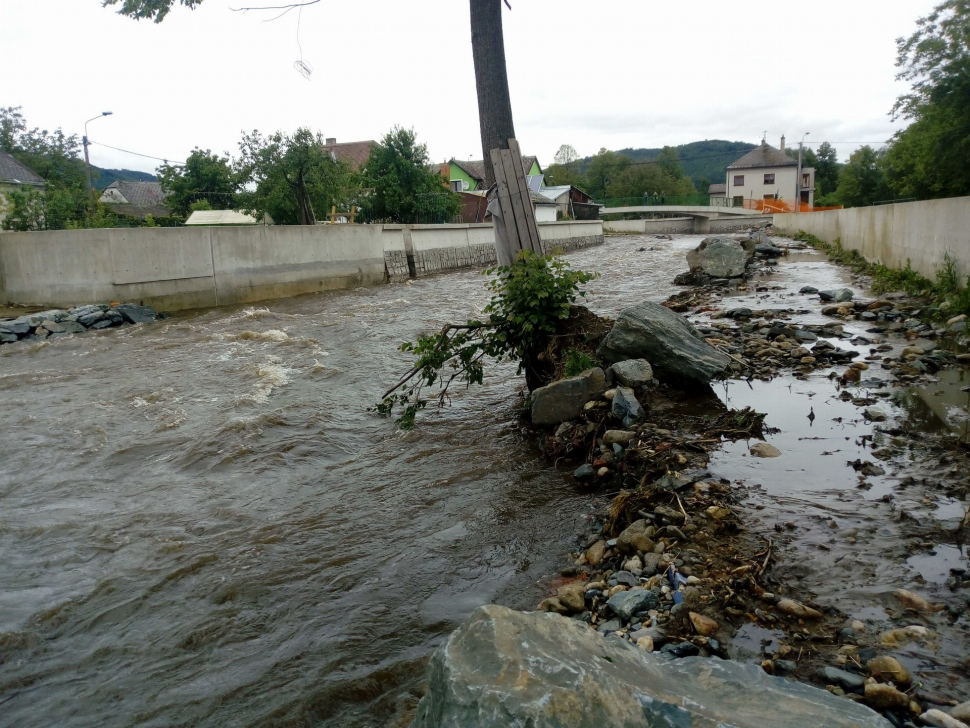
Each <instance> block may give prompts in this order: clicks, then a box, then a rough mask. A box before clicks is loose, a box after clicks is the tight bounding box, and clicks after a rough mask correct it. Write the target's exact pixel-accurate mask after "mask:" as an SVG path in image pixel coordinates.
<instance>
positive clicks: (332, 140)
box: [327, 137, 785, 149]
mask: <svg viewBox="0 0 970 728" xmlns="http://www.w3.org/2000/svg"><path fill="white" fill-rule="evenodd" d="M336 143H337V138H336V137H327V146H328V147H329V146H331V145H333V144H336ZM781 147H782V149H784V148H785V144H784V142H782V145H781Z"/></svg>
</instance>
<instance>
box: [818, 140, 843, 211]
mask: <svg viewBox="0 0 970 728" xmlns="http://www.w3.org/2000/svg"><path fill="white" fill-rule="evenodd" d="M841 169H842V165H841V164H839V157H838V154H836V152H835V147H833V146H832V145H831V144H829V143H828V142H822V143H821V144H820V145H819V147H818V152H816V160H815V197H816V198H819V197H821V196H822V195H830V194H832V193H833V192H835V188H836V187H838V186H839V171H840V170H841Z"/></svg>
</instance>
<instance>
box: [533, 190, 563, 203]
mask: <svg viewBox="0 0 970 728" xmlns="http://www.w3.org/2000/svg"><path fill="white" fill-rule="evenodd" d="M529 199H531V200H532V202H533V203H534V204H536V205H556V201H555V200H550V199H549V198H548V197H546V196H545V195H541V194H539V193H538V192H536V191H535V190H529ZM556 206H557V207H558V205H556Z"/></svg>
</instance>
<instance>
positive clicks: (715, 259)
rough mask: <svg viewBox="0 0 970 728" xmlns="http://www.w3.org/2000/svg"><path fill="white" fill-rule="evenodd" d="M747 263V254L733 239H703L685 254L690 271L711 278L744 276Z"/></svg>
mask: <svg viewBox="0 0 970 728" xmlns="http://www.w3.org/2000/svg"><path fill="white" fill-rule="evenodd" d="M747 263H748V254H747V253H746V252H745V250H744V248H743V247H742V245H741V243H739V242H738V241H737V240H734V239H733V238H725V237H711V238H704V239H703V240H702V241H701V242H700V245H698V246H697V247H696V248H694V249H693V250H691V251H690V252H689V253H687V265H688V266H690V269H691V271H693V272H701V273H705V274H707V275H709V276H710V277H711V278H739V277H741V276H743V275H744V268H745V266H746V265H747Z"/></svg>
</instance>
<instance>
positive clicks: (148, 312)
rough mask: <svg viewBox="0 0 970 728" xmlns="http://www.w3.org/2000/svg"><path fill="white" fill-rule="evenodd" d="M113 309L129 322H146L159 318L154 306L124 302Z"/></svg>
mask: <svg viewBox="0 0 970 728" xmlns="http://www.w3.org/2000/svg"><path fill="white" fill-rule="evenodd" d="M112 310H113V311H116V312H118V313H119V314H121V317H122V318H123V319H124V320H125V321H126V322H127V323H129V324H146V323H148V322H149V321H154V320H155V319H157V318H158V313H156V311H155V309H154V308H149V307H148V306H139V305H137V304H134V303H122V304H120V305H118V306H115V307H114V308H113V309H112Z"/></svg>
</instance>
